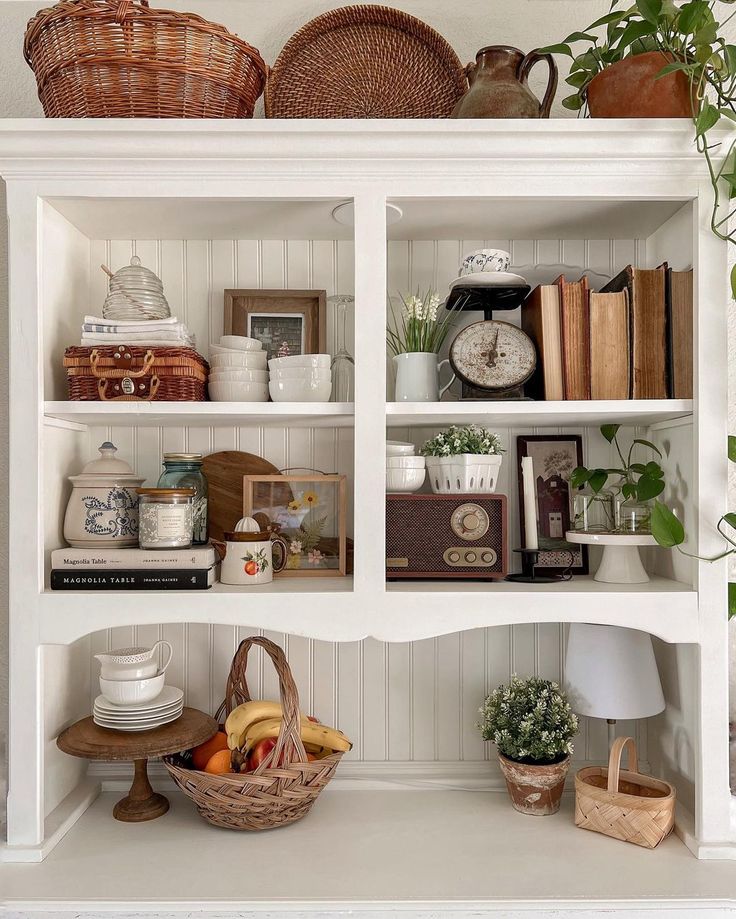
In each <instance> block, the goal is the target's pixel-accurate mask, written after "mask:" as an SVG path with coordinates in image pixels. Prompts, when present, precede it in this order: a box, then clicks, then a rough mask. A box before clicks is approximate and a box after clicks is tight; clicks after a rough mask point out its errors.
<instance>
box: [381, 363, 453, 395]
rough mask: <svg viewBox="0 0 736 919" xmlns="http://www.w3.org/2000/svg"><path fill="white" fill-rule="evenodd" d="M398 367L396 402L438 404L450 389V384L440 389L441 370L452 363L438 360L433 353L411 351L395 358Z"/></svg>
mask: <svg viewBox="0 0 736 919" xmlns="http://www.w3.org/2000/svg"><path fill="white" fill-rule="evenodd" d="M394 364H395V366H396V391H395V392H396V394H395V396H394V399H395V401H396V402H438V401H439V399H440V398H441V396H443V395H444V394H445V393H446V392H447V390H448V389H449V388H450V385H451V384H452V381H453V380H454V379H455V377H454V376H453V377H452V378H451V379H450V382H449V383H448V384H447V385H446V386H443V387H442V389H440V370H441V369H442V368H443V367H444V366H445V364H447V366H448V367H449V365H450V362H449V361H447V360H444V361H439V362H438V360H437V355H436V354H434V353H433V352H425V351H410V352H408V353H406V354H397V355H396V357H394Z"/></svg>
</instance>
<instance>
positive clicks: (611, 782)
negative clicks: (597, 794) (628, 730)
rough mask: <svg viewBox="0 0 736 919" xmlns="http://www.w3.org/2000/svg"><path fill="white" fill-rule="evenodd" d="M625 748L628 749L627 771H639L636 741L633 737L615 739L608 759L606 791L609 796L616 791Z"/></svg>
mask: <svg viewBox="0 0 736 919" xmlns="http://www.w3.org/2000/svg"><path fill="white" fill-rule="evenodd" d="M626 747H628V748H629V767H628V771H629V772H638V771H639V755H638V753H637V751H636V741H635V740H634V738H633V737H617V738H616V739H615V740H614V742H613V744H612V745H611V754H610V756H609V757H608V791H609V793H610V794H615V793H616V792H617V791H618V780H619V774H620V772H621V757H622V755H623V752H624V749H625V748H626Z"/></svg>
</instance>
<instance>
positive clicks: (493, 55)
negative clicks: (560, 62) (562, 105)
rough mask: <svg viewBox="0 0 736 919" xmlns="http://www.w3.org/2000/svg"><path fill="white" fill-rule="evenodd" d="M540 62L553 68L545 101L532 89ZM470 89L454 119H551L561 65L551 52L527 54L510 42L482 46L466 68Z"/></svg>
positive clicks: (457, 108)
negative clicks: (531, 76)
mask: <svg viewBox="0 0 736 919" xmlns="http://www.w3.org/2000/svg"><path fill="white" fill-rule="evenodd" d="M539 61H545V62H546V63H547V66H548V67H549V78H548V81H547V91H546V92H545V94H544V100H543V101H542V102H540V101H539V99H537V97H536V96H535V95H534V93H533V92H532V91H531V90H530V89H529V86H528V82H527V81H528V79H529V71H530V70H531V69H532V67H533V66H534V65H535V64H536V63H538V62H539ZM465 73H466V74H467V76H468V82H469V83H470V89H469V90H468V91H467V93H465V95H464V96H463V97H462V99H461V100H460V101H459V102H458V103H457V105H456V106H455V108H454V110H453V112H452V116H451V117H452V118H549V110H550V108H551V106H552V100H553V98H554V95H555V90H556V89H557V65H556V64H555V62H554V59H553V58H552V55H551V54H537V52H536V51H530V52H529V54H527V55H525V54H524V52H523V51H519V49H518V48H512V47H510V46H509V45H489V46H488V47H487V48H481V49H480V51H479V52H478V54H477V55H476V59H475V63H474V64H468V66H467V67H466V68H465Z"/></svg>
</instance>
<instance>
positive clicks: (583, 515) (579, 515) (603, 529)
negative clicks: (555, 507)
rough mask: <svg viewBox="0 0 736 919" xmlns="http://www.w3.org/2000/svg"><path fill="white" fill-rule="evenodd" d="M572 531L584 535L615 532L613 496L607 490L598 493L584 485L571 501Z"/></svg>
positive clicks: (603, 489)
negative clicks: (583, 533) (580, 532)
mask: <svg viewBox="0 0 736 919" xmlns="http://www.w3.org/2000/svg"><path fill="white" fill-rule="evenodd" d="M572 509H573V521H572V528H573V530H582V531H585V532H586V533H612V532H613V531H614V530H615V517H614V506H613V494H612V492H611V491H610V490H609V489H607V488H602V489H601V490H600V491H593V489H592V488H591V487H590V486H589V485H586V486H585V487H584V488H581V489H579V490H578V491H576V492H575V494H574V495H573V499H572Z"/></svg>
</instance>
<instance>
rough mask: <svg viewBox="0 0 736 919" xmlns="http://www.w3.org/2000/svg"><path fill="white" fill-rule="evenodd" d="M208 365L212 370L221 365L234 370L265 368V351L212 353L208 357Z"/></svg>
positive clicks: (217, 368)
mask: <svg viewBox="0 0 736 919" xmlns="http://www.w3.org/2000/svg"><path fill="white" fill-rule="evenodd" d="M210 367H211V368H212V370H220V369H221V368H222V367H234V368H235V369H236V370H265V369H266V352H265V351H228V352H227V353H225V352H222V353H220V354H213V355H212V357H211V358H210Z"/></svg>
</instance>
